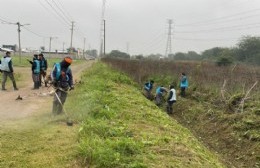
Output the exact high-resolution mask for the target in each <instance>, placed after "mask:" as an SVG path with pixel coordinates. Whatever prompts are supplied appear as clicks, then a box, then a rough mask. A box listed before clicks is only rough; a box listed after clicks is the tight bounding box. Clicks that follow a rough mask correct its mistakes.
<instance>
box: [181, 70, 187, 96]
mask: <svg viewBox="0 0 260 168" xmlns="http://www.w3.org/2000/svg"><path fill="white" fill-rule="evenodd" d="M187 87H188V79H187V76H186V74H185V73H182V74H181V96H182V97H185V95H186V94H185V90H186V88H187Z"/></svg>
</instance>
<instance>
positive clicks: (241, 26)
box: [175, 22, 260, 33]
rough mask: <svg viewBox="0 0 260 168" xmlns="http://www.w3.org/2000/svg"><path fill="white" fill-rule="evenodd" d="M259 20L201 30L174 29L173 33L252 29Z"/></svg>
mask: <svg viewBox="0 0 260 168" xmlns="http://www.w3.org/2000/svg"><path fill="white" fill-rule="evenodd" d="M259 24H260V22H258V23H252V24H247V25H244V24H243V25H234V26H227V27H219V28H213V29H203V30H194V31H175V33H201V32H202V33H206V32H216V31H236V30H244V29H254V28H258V27H259V26H257V25H259Z"/></svg>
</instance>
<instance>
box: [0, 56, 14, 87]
mask: <svg viewBox="0 0 260 168" xmlns="http://www.w3.org/2000/svg"><path fill="white" fill-rule="evenodd" d="M0 63H1V71H2V73H3V75H2V90H6V88H5V83H6V80H7V77H9V78H10V79H11V81H12V82H13V87H14V90H18V88H17V86H16V82H15V78H14V70H13V63H12V58H11V53H10V52H9V51H7V52H6V55H5V56H4V57H2V58H1V61H0Z"/></svg>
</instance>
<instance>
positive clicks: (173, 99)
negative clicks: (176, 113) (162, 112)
mask: <svg viewBox="0 0 260 168" xmlns="http://www.w3.org/2000/svg"><path fill="white" fill-rule="evenodd" d="M175 102H176V91H175V89H174V86H173V85H170V92H169V95H168V98H167V113H168V114H172V113H173V108H172V106H173V103H175Z"/></svg>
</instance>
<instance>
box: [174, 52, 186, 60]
mask: <svg viewBox="0 0 260 168" xmlns="http://www.w3.org/2000/svg"><path fill="white" fill-rule="evenodd" d="M174 60H186V54H185V53H182V52H177V53H176V54H175V55H174Z"/></svg>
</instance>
